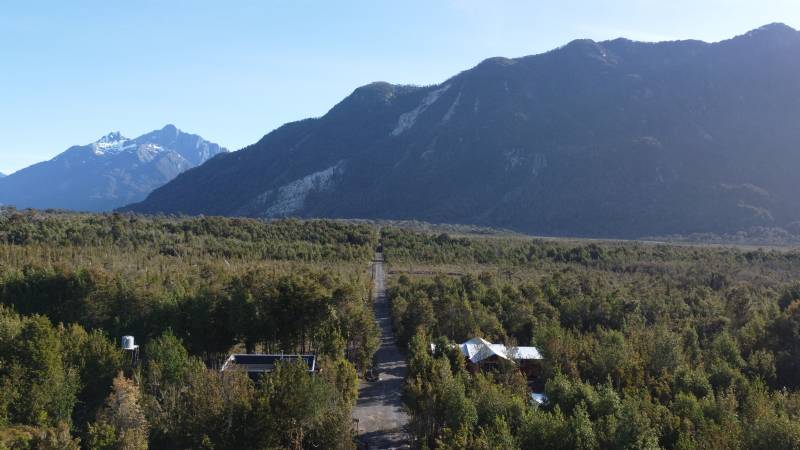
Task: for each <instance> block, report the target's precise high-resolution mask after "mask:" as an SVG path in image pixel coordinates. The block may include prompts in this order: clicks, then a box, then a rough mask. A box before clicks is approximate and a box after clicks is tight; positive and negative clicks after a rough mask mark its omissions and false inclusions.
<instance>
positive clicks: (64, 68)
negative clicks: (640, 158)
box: [0, 0, 800, 173]
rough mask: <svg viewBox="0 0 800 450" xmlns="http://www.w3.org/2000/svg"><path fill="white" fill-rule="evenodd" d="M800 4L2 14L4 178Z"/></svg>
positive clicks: (391, 4)
mask: <svg viewBox="0 0 800 450" xmlns="http://www.w3.org/2000/svg"><path fill="white" fill-rule="evenodd" d="M771 22H784V23H786V24H788V25H790V26H792V27H794V28H798V27H800V2H799V1H798V0H759V1H756V0H669V1H665V0H618V1H602V0H589V1H570V0H560V1H532V0H531V1H510V0H492V1H485V0H483V1H481V0H441V1H437V0H424V1H423V0H419V1H417V0H403V1H381V0H370V1H367V0H364V1H316V2H312V1H304V0H292V1H267V0H264V1H235V2H223V1H202V0H195V1H179V0H171V1H147V0H140V1H113V0H98V1H80V0H74V1H63V0H58V1H36V0H18V1H17V0H10V1H8V2H3V6H2V9H0V86H2V88H1V89H0V141H1V142H2V147H1V148H0V172H6V173H9V172H13V171H14V170H18V169H20V168H22V167H25V166H27V165H30V164H32V163H35V162H38V161H42V160H45V159H49V158H51V157H53V156H55V155H56V154H58V153H60V152H61V151H63V150H65V149H66V148H67V147H69V146H70V145H73V144H86V143H89V142H92V141H94V140H96V139H97V138H99V137H100V136H101V135H103V134H106V133H108V132H109V131H112V130H119V131H121V132H122V133H123V134H124V135H126V136H128V137H136V136H138V135H140V134H143V133H145V132H147V131H150V130H153V129H157V128H161V127H162V126H163V125H165V124H167V123H173V124H175V125H176V126H178V127H179V128H181V129H183V130H184V131H189V132H193V133H197V134H200V135H202V136H203V137H205V138H206V139H209V140H212V141H214V142H218V143H220V144H222V145H225V146H227V147H228V148H229V149H231V150H235V149H239V148H241V147H243V146H245V145H248V144H251V143H253V142H255V141H257V140H258V139H259V138H260V137H261V136H263V135H264V134H266V133H267V132H269V131H270V130H272V129H274V128H276V127H277V126H280V125H281V124H283V123H285V122H288V121H292V120H297V119H301V118H305V117H314V116H320V115H322V114H324V113H325V112H326V111H327V110H328V109H330V108H331V107H332V106H333V105H334V104H335V103H336V102H338V101H339V100H341V99H342V98H343V97H345V96H346V95H348V94H349V93H350V92H352V90H353V89H354V88H356V87H358V86H360V85H363V84H366V83H369V82H371V81H376V80H383V81H389V82H393V83H408V84H432V83H438V82H441V81H443V80H444V79H446V78H448V77H450V76H451V75H453V74H455V73H457V72H459V71H461V70H464V69H467V68H470V67H472V66H474V65H475V64H477V63H478V62H480V61H481V60H483V59H485V58H488V57H491V56H508V57H515V56H522V55H527V54H534V53H540V52H543V51H546V50H549V49H551V48H554V47H558V46H560V45H563V44H564V43H566V42H568V41H570V40H572V39H576V38H592V39H595V40H603V39H611V38H616V37H620V36H623V37H628V38H632V39H639V40H649V41H654V40H667V39H685V38H693V39H702V40H706V41H718V40H721V39H726V38H729V37H732V36H734V35H737V34H741V33H744V32H745V31H748V30H750V29H752V28H756V27H758V26H761V25H764V24H767V23H771Z"/></svg>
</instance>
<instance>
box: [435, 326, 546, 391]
mask: <svg viewBox="0 0 800 450" xmlns="http://www.w3.org/2000/svg"><path fill="white" fill-rule="evenodd" d="M454 346H455V347H458V349H459V350H460V351H461V354H462V355H464V357H465V358H466V359H467V368H469V369H470V370H473V371H477V370H488V369H492V368H496V367H497V366H498V365H499V364H501V363H502V362H503V361H509V362H512V363H514V364H516V365H517V366H518V367H519V368H520V370H521V371H522V373H524V374H525V376H526V377H527V378H528V380H529V382H531V383H536V382H537V380H538V379H539V377H540V375H541V372H542V370H541V368H542V365H541V363H542V361H543V360H544V358H543V357H542V354H541V353H539V349H538V348H536V347H507V346H506V345H505V344H493V343H491V342H489V341H487V340H486V339H483V338H477V337H476V338H472V339H470V340H468V341H466V342H464V343H461V344H456V345H454ZM435 350H436V347H435V345H434V344H431V351H435Z"/></svg>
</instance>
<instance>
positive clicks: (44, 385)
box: [0, 210, 378, 449]
mask: <svg viewBox="0 0 800 450" xmlns="http://www.w3.org/2000/svg"><path fill="white" fill-rule="evenodd" d="M376 242H377V234H376V232H375V231H374V229H373V228H371V227H369V226H366V225H351V224H342V223H337V222H331V221H304V222H298V221H291V220H286V221H276V222H263V221H256V220H240V219H221V218H170V217H144V216H135V215H116V214H114V215H78V214H66V213H40V212H35V211H25V212H17V211H14V210H4V211H2V214H0V392H2V395H0V448H14V449H22V448H54V449H55V448H86V449H123V448H124V449H140V448H147V447H149V448H163V449H190V448H191V449H194V448H216V449H225V448H229V449H240V448H309V447H315V448H318V447H322V448H352V446H353V439H352V436H351V419H350V410H351V408H352V406H353V404H354V402H355V399H356V396H357V390H356V389H357V371H359V370H363V369H365V368H366V367H368V366H369V365H370V364H371V358H372V354H373V353H374V352H375V350H376V348H377V345H378V331H377V327H376V324H375V321H374V318H373V314H372V311H371V309H370V303H369V299H370V289H371V283H370V282H371V280H370V279H369V275H368V271H367V270H366V269H367V263H368V261H369V260H370V258H371V256H372V251H373V248H374V246H375V245H376ZM129 334H130V335H133V336H135V338H136V339H137V341H138V342H139V343H141V344H142V348H141V351H140V359H139V360H138V362H137V363H136V364H132V363H131V360H130V355H129V354H128V355H126V354H123V351H122V350H121V348H120V345H119V339H120V337H121V336H122V335H129ZM254 350H257V351H265V352H286V353H291V352H314V353H315V354H316V355H317V357H318V364H319V365H320V366H321V370H320V372H319V374H318V375H317V376H310V375H308V374H307V373H306V368H305V367H303V366H297V365H291V364H286V365H282V366H280V367H279V368H278V369H277V371H276V372H274V373H273V374H272V375H271V376H269V377H266V378H265V379H264V380H261V381H260V382H256V383H254V382H253V381H251V380H250V379H249V378H248V377H246V376H243V375H242V376H239V375H237V374H230V373H225V375H224V376H223V375H222V374H221V373H220V372H219V367H220V363H221V361H222V360H223V359H224V358H225V357H226V356H227V354H228V353H229V352H233V351H239V352H245V351H254Z"/></svg>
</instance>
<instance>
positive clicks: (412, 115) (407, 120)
mask: <svg viewBox="0 0 800 450" xmlns="http://www.w3.org/2000/svg"><path fill="white" fill-rule="evenodd" d="M448 89H450V85H449V84H446V85H444V86H443V87H441V88H439V89H436V90H434V91H431V92H429V93H428V95H426V96H425V98H423V99H422V103H420V104H419V105H418V106H417V107H416V108H414V109H412V110H411V111H409V112H406V113H403V114H400V118H399V119H397V126H396V127H394V130H392V133H391V134H392V136H399V135H401V134H403V132H405V131H406V130H408V129H409V128H411V127H413V126H414V123H416V121H417V117H419V115H420V114H422V113H423V112H425V110H426V109H428V107H429V106H431V105H432V104H434V103H436V100H439V97H441V96H442V94H444V93H445V92H447V90H448Z"/></svg>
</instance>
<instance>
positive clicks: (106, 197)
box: [0, 125, 227, 211]
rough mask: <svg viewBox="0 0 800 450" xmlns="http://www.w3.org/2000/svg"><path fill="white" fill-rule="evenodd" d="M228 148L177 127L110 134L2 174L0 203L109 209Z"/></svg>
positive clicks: (146, 192) (20, 205)
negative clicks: (136, 134) (128, 135)
mask: <svg viewBox="0 0 800 450" xmlns="http://www.w3.org/2000/svg"><path fill="white" fill-rule="evenodd" d="M225 152H227V150H226V149H224V148H222V147H220V146H219V145H217V144H213V143H210V142H207V141H205V140H203V138H201V137H200V136H197V135H194V134H188V133H184V132H182V131H180V130H178V129H177V128H175V126H173V125H167V126H165V127H164V128H162V129H161V130H156V131H153V132H150V133H147V134H145V135H143V136H139V137H138V138H136V139H127V138H125V137H123V136H121V135H120V133H119V132H114V133H109V134H108V135H106V136H103V137H102V138H100V140H98V141H96V142H94V143H92V144H89V145H82V146H74V147H70V148H69V149H68V150H67V151H65V152H64V153H61V154H60V155H58V156H56V157H55V158H53V159H51V160H50V161H45V162H41V163H38V164H34V165H32V166H30V167H27V168H25V169H22V170H19V171H17V172H15V173H13V174H11V175H9V176H7V177H5V178H3V179H2V180H0V204H4V205H13V206H16V207H18V208H40V209H44V208H60V209H72V210H78V211H108V210H112V209H114V208H117V207H120V206H123V205H126V204H129V203H132V202H137V201H141V200H142V199H144V198H145V197H146V196H147V194H149V193H150V192H151V191H152V190H153V189H155V188H157V187H159V186H161V185H163V184H164V183H166V182H168V181H170V180H171V179H173V178H175V177H176V176H177V175H178V174H180V173H181V172H183V171H185V170H187V169H190V168H192V167H195V166H197V165H199V164H202V163H203V162H205V161H207V160H208V159H210V158H212V157H214V156H215V155H217V154H220V153H225Z"/></svg>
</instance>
